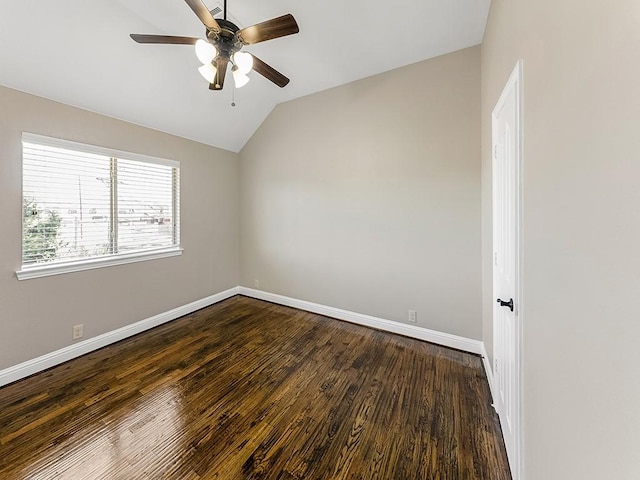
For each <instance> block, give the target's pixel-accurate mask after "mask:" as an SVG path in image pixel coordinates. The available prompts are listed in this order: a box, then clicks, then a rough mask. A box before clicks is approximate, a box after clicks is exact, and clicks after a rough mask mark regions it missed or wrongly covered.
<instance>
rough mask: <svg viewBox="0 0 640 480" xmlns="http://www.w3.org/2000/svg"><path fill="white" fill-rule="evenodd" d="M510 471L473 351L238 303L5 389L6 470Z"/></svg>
mask: <svg viewBox="0 0 640 480" xmlns="http://www.w3.org/2000/svg"><path fill="white" fill-rule="evenodd" d="M71 478H73V479H112V478H117V479H126V480H130V479H138V478H141V479H142V478H144V479H147V478H151V479H381V480H382V479H390V480H402V479H428V480H466V479H469V480H472V479H482V480H507V479H510V475H509V470H508V466H507V460H506V456H505V449H504V445H503V442H502V438H501V434H500V427H499V424H498V421H497V417H496V415H495V412H494V410H493V408H492V407H491V405H490V394H489V390H488V386H487V382H486V378H485V374H484V371H483V369H482V364H481V359H480V358H479V357H476V356H474V355H470V354H466V353H462V352H459V351H456V350H450V349H447V348H442V347H438V346H435V345H431V344H428V343H424V342H420V341H417V340H412V339H408V338H404V337H400V336H396V335H392V334H388V333H383V332H379V331H375V330H370V329H367V328H363V327H359V326H356V325H351V324H348V323H345V322H340V321H337V320H333V319H328V318H326V317H322V316H319V315H315V314H311V313H307V312H303V311H299V310H295V309H291V308H287V307H282V306H278V305H273V304H270V303H266V302H262V301H259V300H254V299H250V298H246V297H240V296H238V297H234V298H231V299H229V300H226V301H224V302H221V303H219V304H216V305H213V306H212V307H209V308H206V309H204V310H201V311H198V312H195V313H194V314H191V315H188V316H186V317H183V318H181V319H179V320H176V321H174V322H171V323H170V324H167V325H164V326H161V327H158V328H156V329H154V330H151V331H148V332H146V333H143V334H141V335H138V336H136V337H133V338H130V339H128V340H125V341H123V342H120V343H118V344H115V345H112V346H109V347H106V348H103V349H102V350H99V351H96V352H93V353H91V354H89V355H86V356H84V357H81V358H78V359H76V360H73V361H71V362H68V363H65V364H63V365H60V366H58V367H56V368H53V369H51V370H48V371H46V372H43V373H41V374H38V375H35V376H33V377H30V378H28V379H25V380H22V381H20V382H17V383H14V384H12V385H9V386H6V387H4V388H2V389H0V479H3V480H9V479H71Z"/></svg>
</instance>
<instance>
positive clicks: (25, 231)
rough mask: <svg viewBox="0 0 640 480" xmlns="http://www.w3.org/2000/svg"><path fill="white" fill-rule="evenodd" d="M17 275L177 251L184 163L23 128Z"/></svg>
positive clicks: (57, 270)
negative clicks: (47, 135)
mask: <svg viewBox="0 0 640 480" xmlns="http://www.w3.org/2000/svg"><path fill="white" fill-rule="evenodd" d="M22 175H23V180H22V210H23V212H22V270H20V271H19V272H17V275H18V278H19V279H25V278H32V277H39V276H44V275H54V274H59V273H67V272H71V271H77V270H84V269H87V268H97V267H103V266H108V265H114V264H122V263H130V262H134V261H140V260H145V259H151V258H160V257H165V256H172V255H179V254H180V252H181V249H180V222H179V219H180V216H179V211H180V208H179V198H180V196H179V185H180V164H179V162H176V161H173V160H163V159H158V158H153V157H147V156H144V155H138V154H132V153H126V152H119V151H114V150H109V149H105V148H101V147H94V146H91V145H83V144H79V143H75V142H69V141H66V140H57V139H53V138H48V137H42V136H39V135H33V134H29V133H23V135H22Z"/></svg>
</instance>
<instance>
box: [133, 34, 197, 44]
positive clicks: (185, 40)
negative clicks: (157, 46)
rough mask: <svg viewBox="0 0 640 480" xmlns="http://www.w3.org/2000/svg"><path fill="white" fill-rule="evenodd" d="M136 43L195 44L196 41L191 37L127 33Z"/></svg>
mask: <svg viewBox="0 0 640 480" xmlns="http://www.w3.org/2000/svg"><path fill="white" fill-rule="evenodd" d="M129 36H130V37H131V38H132V39H133V40H135V41H136V42H138V43H164V44H170V45H195V43H196V42H197V41H198V39H197V38H193V37H175V36H173V35H140V34H137V33H132V34H131V35H129Z"/></svg>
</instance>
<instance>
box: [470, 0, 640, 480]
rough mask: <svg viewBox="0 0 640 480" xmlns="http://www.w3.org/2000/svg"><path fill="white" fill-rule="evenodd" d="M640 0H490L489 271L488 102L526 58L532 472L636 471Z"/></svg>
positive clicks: (639, 426) (487, 296)
mask: <svg viewBox="0 0 640 480" xmlns="http://www.w3.org/2000/svg"><path fill="white" fill-rule="evenodd" d="M639 25H640V3H638V2H637V1H635V0H616V1H610V0H590V1H588V2H585V1H578V0H563V1H561V2H558V1H556V0H493V3H492V8H491V14H490V18H489V24H488V27H487V31H486V35H485V41H484V44H483V46H482V92H483V95H482V139H483V140H482V159H483V173H482V178H483V193H482V196H483V202H482V205H483V259H484V260H485V263H484V267H485V268H484V274H483V280H484V281H483V285H484V287H485V288H484V295H483V298H484V300H485V306H484V333H483V338H484V340H485V342H487V343H489V342H490V340H491V301H492V297H491V290H490V288H491V270H490V269H491V265H490V258H491V233H490V232H491V230H490V225H491V224H490V221H491V219H490V215H491V211H490V209H491V205H490V202H491V197H490V195H491V186H490V181H491V147H490V144H491V136H490V135H491V132H490V128H491V124H490V121H491V110H492V109H493V106H494V104H495V102H496V100H497V98H498V96H499V94H500V91H501V90H502V88H503V86H504V84H505V82H506V80H507V78H508V76H509V73H510V72H511V70H512V69H513V67H514V65H515V62H516V60H517V59H519V58H521V59H522V60H523V65H524V135H525V136H524V145H525V147H524V148H525V153H524V156H525V158H524V291H525V297H524V303H523V310H522V311H523V313H524V317H523V321H524V382H525V383H524V385H525V391H524V408H525V425H524V427H525V430H524V431H525V439H524V440H525V462H526V479H527V480H556V479H558V480H568V479H571V480H573V479H576V480H577V479H580V480H588V479H594V480H595V479H602V478H612V479H613V478H615V479H619V480H632V479H637V478H640V454H639V453H638V452H640V382H639V381H638V378H639V373H640V348H639V346H638V345H639V340H640V301H639V299H640V281H639V278H640V276H639V275H640V274H639V272H640V88H639V85H640V28H639Z"/></svg>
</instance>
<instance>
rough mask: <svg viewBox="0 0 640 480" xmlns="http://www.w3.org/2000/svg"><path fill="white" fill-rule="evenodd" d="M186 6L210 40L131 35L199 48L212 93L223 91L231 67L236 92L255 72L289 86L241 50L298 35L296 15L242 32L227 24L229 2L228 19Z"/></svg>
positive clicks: (190, 1)
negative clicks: (216, 17) (218, 17)
mask: <svg viewBox="0 0 640 480" xmlns="http://www.w3.org/2000/svg"><path fill="white" fill-rule="evenodd" d="M185 2H186V3H187V5H189V7H191V10H193V12H194V13H195V14H196V15H197V16H198V18H199V19H200V21H201V22H202V23H203V24H204V26H205V27H206V40H203V39H199V38H194V37H178V36H172V35H140V34H135V33H133V34H131V38H132V39H133V40H135V41H136V42H138V43H158V44H171V45H195V48H196V55H197V57H198V59H199V60H200V61H201V62H202V64H203V65H202V66H201V67H200V68H199V69H198V71H199V72H200V74H201V75H202V76H203V77H204V78H205V79H206V80H207V81H208V82H209V89H210V90H222V87H223V86H224V78H225V76H226V74H227V67H228V65H229V63H231V65H232V67H231V72H232V74H233V79H234V81H235V86H236V88H240V87H242V86H244V85H246V84H247V82H248V81H249V77H248V76H247V74H248V73H249V72H250V71H251V70H254V71H255V72H257V73H259V74H260V75H262V76H263V77H265V78H266V79H267V80H271V81H272V82H273V83H275V84H276V85H278V86H279V87H280V88H282V87H284V86H286V85H287V84H288V83H289V79H288V78H287V77H285V76H284V75H283V74H282V73H280V72H278V71H277V70H276V69H275V68H273V67H271V66H269V65H267V64H266V63H265V62H263V61H262V60H260V59H259V58H258V57H256V56H255V55H253V54H251V53H247V52H241V51H240V50H241V49H242V47H244V46H246V45H255V44H256V43H260V42H264V41H267V40H273V39H274V38H280V37H285V36H287V35H293V34H294V33H298V32H299V31H300V29H299V28H298V24H297V23H296V20H295V18H293V15H291V14H287V15H283V16H281V17H277V18H273V19H271V20H267V21H266V22H262V23H258V24H256V25H253V26H251V27H247V28H243V29H242V30H241V29H240V28H239V27H238V26H237V25H235V24H234V23H233V22H230V21H229V20H227V0H224V19H215V18H214V17H213V15H212V14H211V12H210V11H209V9H208V8H207V7H206V5H205V4H204V3H203V1H202V0H185Z"/></svg>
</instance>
